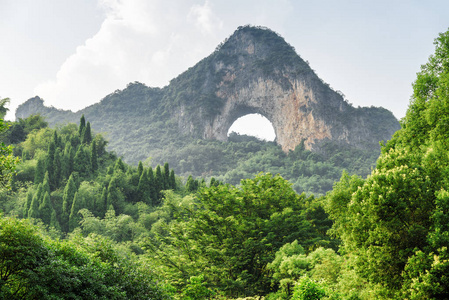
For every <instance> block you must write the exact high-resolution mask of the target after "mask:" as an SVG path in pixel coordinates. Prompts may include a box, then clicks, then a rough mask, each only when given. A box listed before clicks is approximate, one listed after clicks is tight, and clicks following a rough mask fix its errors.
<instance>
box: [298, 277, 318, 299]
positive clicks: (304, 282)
mask: <svg viewBox="0 0 449 300" xmlns="http://www.w3.org/2000/svg"><path fill="white" fill-rule="evenodd" d="M325 296H326V291H325V288H324V287H323V286H322V284H320V283H318V282H315V281H313V280H312V279H310V278H309V277H307V276H303V277H301V278H300V280H299V282H298V284H297V285H296V286H295V288H294V291H293V296H292V298H291V299H292V300H319V299H323V298H324V297H325Z"/></svg>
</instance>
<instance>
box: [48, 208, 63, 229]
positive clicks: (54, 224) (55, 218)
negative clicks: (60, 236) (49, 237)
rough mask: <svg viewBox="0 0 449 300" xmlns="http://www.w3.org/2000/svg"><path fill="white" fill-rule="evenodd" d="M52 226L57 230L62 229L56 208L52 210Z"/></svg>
mask: <svg viewBox="0 0 449 300" xmlns="http://www.w3.org/2000/svg"><path fill="white" fill-rule="evenodd" d="M50 227H54V228H55V229H56V230H61V226H60V225H59V222H58V218H57V217H56V211H55V210H54V209H52V210H51V216H50Z"/></svg>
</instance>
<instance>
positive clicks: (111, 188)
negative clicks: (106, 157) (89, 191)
mask: <svg viewBox="0 0 449 300" xmlns="http://www.w3.org/2000/svg"><path fill="white" fill-rule="evenodd" d="M111 205H112V207H113V208H114V210H115V211H116V213H118V214H120V213H122V212H123V209H124V206H125V199H124V196H123V193H122V192H121V190H120V188H119V186H118V177H117V176H116V175H115V174H114V176H112V178H111V181H110V182H109V185H108V194H107V207H110V206H111Z"/></svg>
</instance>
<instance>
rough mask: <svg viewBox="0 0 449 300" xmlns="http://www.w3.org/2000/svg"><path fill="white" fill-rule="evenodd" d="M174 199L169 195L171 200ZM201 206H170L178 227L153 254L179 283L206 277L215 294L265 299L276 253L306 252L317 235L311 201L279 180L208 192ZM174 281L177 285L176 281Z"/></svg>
mask: <svg viewBox="0 0 449 300" xmlns="http://www.w3.org/2000/svg"><path fill="white" fill-rule="evenodd" d="M168 195H170V194H166V198H167V197H168ZM197 197H198V199H197V201H198V202H195V203H193V204H191V205H187V206H185V207H183V206H181V208H179V207H180V206H179V205H176V204H175V203H171V202H170V201H171V200H170V197H168V198H167V199H166V201H167V204H169V205H170V207H173V209H175V207H178V208H176V209H175V212H174V215H175V217H176V218H177V221H175V222H172V223H170V227H169V230H170V237H171V238H170V239H169V241H170V242H169V243H167V239H163V240H159V242H158V243H154V244H151V245H150V249H151V250H152V251H155V252H156V253H158V254H159V255H161V254H160V253H161V252H160V251H158V250H157V249H165V251H166V252H165V254H164V255H161V256H158V257H159V258H160V263H162V264H163V265H164V266H165V267H166V268H168V270H170V272H167V273H166V276H169V277H171V276H173V277H175V278H176V280H186V279H188V278H190V276H193V275H195V274H198V273H199V272H201V274H204V278H205V280H206V281H207V283H208V284H209V286H211V287H213V288H217V289H219V290H222V291H225V292H226V294H228V295H230V296H234V297H235V296H249V295H255V294H256V295H264V294H267V293H268V292H270V291H271V284H270V281H271V279H270V276H269V271H268V269H267V265H268V263H270V262H272V261H273V259H274V255H275V253H276V251H277V250H278V249H279V248H280V247H282V245H284V244H285V243H289V242H293V241H294V240H295V239H297V240H298V241H301V245H302V246H303V247H309V246H311V245H313V243H314V241H315V240H316V239H317V237H318V236H317V235H316V234H313V231H312V230H311V224H310V223H309V222H308V221H306V220H305V218H304V210H305V203H306V197H305V195H301V196H300V195H298V194H296V193H295V191H294V190H293V189H292V188H291V186H290V184H289V183H288V182H286V181H285V180H284V179H282V178H281V177H280V176H272V175H271V174H265V175H262V174H261V175H258V176H257V177H256V178H255V179H247V180H243V181H242V182H241V186H240V188H235V187H232V186H230V185H219V186H216V187H210V188H203V189H200V190H199V191H198V193H197ZM174 280H175V279H174Z"/></svg>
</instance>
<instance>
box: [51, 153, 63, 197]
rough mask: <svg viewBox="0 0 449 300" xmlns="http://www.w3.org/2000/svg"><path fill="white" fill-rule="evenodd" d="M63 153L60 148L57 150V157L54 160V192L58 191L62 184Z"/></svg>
mask: <svg viewBox="0 0 449 300" xmlns="http://www.w3.org/2000/svg"><path fill="white" fill-rule="evenodd" d="M62 159H63V158H62V153H61V150H60V148H56V150H55V156H54V159H53V167H54V174H53V176H54V177H53V190H55V189H57V188H58V187H59V185H60V184H61V182H62V180H61V179H62V163H61V160H62Z"/></svg>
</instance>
